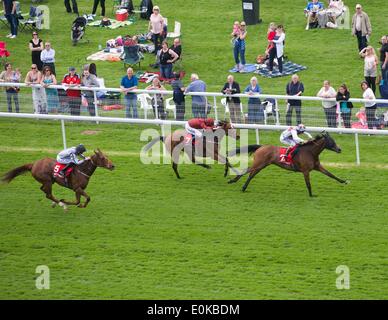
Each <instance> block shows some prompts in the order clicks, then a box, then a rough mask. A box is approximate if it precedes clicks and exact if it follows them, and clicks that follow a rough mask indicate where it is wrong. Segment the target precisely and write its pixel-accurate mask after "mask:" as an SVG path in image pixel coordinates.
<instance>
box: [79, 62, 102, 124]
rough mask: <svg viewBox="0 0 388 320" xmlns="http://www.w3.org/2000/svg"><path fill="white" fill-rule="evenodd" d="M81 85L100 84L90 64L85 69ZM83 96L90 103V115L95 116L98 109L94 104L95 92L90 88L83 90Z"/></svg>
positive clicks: (91, 85)
mask: <svg viewBox="0 0 388 320" xmlns="http://www.w3.org/2000/svg"><path fill="white" fill-rule="evenodd" d="M81 86H83V87H99V86H100V84H99V83H98V81H97V77H96V76H95V75H94V74H91V73H90V72H89V66H88V67H87V68H85V69H84V71H83V73H82V77H81ZM81 93H82V96H83V97H84V98H85V99H86V101H87V103H88V111H89V114H90V116H92V117H94V116H95V115H96V110H95V106H94V92H93V91H90V90H82V92H81Z"/></svg>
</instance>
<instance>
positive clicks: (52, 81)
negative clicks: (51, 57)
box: [40, 66, 59, 113]
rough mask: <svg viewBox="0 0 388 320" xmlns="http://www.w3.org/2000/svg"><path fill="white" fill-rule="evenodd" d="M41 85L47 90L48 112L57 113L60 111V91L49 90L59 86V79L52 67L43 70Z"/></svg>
mask: <svg viewBox="0 0 388 320" xmlns="http://www.w3.org/2000/svg"><path fill="white" fill-rule="evenodd" d="M40 84H41V85H42V86H43V87H44V88H45V91H46V98H47V112H54V113H57V112H58V109H59V97H58V90H57V89H53V88H49V86H51V85H56V84H57V79H56V78H55V76H54V75H53V74H52V72H51V69H50V67H48V66H46V67H44V68H43V71H42V77H41V80H40Z"/></svg>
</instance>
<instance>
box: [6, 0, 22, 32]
mask: <svg viewBox="0 0 388 320" xmlns="http://www.w3.org/2000/svg"><path fill="white" fill-rule="evenodd" d="M16 5H17V1H14V0H3V8H4V16H5V17H6V19H7V21H8V23H9V25H10V28H11V33H10V34H8V35H7V36H6V37H7V38H10V39H15V38H16V36H17V34H18V25H19V20H18V17H17V12H16Z"/></svg>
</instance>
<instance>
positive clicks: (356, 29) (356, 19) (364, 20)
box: [352, 4, 372, 52]
mask: <svg viewBox="0 0 388 320" xmlns="http://www.w3.org/2000/svg"><path fill="white" fill-rule="evenodd" d="M371 34H372V25H371V23H370V20H369V17H368V15H367V14H366V13H365V12H364V11H362V6H361V4H357V5H356V13H355V14H354V16H353V18H352V35H353V36H357V40H358V52H360V51H361V50H362V49H364V48H366V47H367V46H368V39H367V37H369V36H370V35H371Z"/></svg>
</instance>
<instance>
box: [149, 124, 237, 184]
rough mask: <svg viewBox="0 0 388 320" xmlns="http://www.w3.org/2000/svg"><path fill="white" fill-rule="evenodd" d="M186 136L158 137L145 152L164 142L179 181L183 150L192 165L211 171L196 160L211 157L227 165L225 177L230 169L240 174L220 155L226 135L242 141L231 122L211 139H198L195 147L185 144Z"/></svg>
mask: <svg viewBox="0 0 388 320" xmlns="http://www.w3.org/2000/svg"><path fill="white" fill-rule="evenodd" d="M186 134H187V132H186V130H176V131H174V132H173V133H172V134H169V135H167V136H166V137H163V136H160V137H156V138H154V139H152V140H151V141H150V142H149V143H148V144H147V145H146V146H145V147H144V148H143V152H147V151H148V150H149V149H151V147H152V146H153V145H154V144H155V143H157V142H159V141H162V142H164V144H165V145H166V150H167V152H168V153H169V154H170V155H171V160H172V168H173V170H174V172H175V175H176V177H177V178H178V179H180V178H181V177H180V175H179V172H178V163H179V158H180V154H181V151H182V150H183V151H184V152H185V153H186V154H187V155H188V157H189V159H190V160H191V162H192V163H194V164H197V165H199V166H201V167H203V168H206V169H210V166H209V165H207V164H204V163H198V162H197V161H196V159H195V157H196V156H198V157H204V158H208V157H210V158H212V159H214V160H216V161H218V162H220V163H222V164H225V172H224V177H226V176H227V175H228V171H229V168H230V169H232V170H233V171H235V172H236V173H237V174H239V172H237V170H236V169H234V168H233V167H232V165H231V164H230V163H229V160H228V158H227V157H224V156H223V155H221V154H220V146H221V145H220V144H221V141H222V139H223V138H224V136H225V135H227V136H230V137H232V138H234V139H236V140H238V139H240V136H239V135H238V134H237V131H236V129H234V128H233V125H232V124H231V123H230V122H228V121H221V122H220V128H219V129H216V130H214V132H213V134H212V135H210V138H209V137H207V138H206V136H205V135H204V137H203V139H197V140H198V141H197V144H195V145H192V144H191V143H190V144H185V142H184V139H185V136H186Z"/></svg>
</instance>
